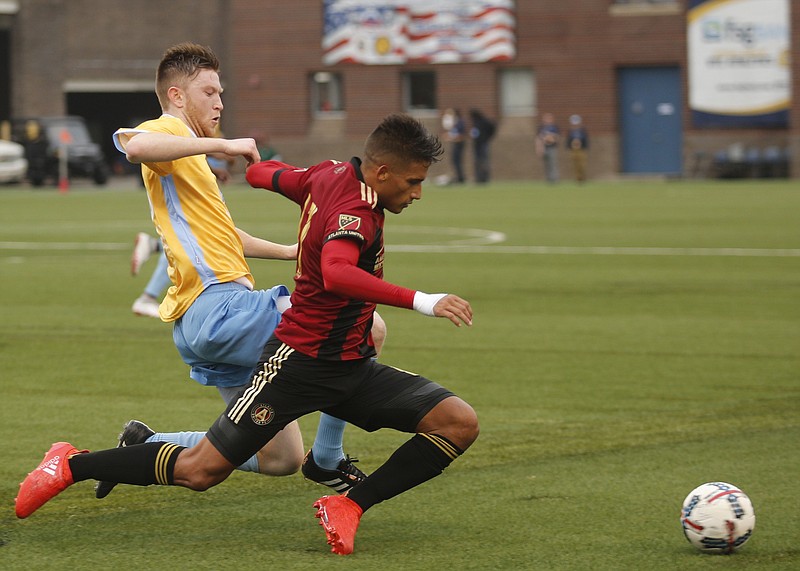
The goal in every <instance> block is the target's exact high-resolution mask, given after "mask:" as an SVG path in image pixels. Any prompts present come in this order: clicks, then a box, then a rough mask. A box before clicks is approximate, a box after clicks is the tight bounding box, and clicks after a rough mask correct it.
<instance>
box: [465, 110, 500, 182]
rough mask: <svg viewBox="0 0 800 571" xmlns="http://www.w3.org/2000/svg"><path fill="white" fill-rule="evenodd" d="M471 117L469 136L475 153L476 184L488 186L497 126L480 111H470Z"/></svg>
mask: <svg viewBox="0 0 800 571" xmlns="http://www.w3.org/2000/svg"><path fill="white" fill-rule="evenodd" d="M469 115H470V119H471V120H472V128H471V129H470V133H469V134H470V137H471V138H472V145H473V150H474V152H475V182H477V183H478V184H486V183H487V182H489V179H490V178H491V171H490V164H491V162H490V159H489V143H490V142H491V140H492V138H493V137H494V132H495V125H494V122H493V121H492V120H491V119H489V118H488V117H487V116H486V115H484V114H483V113H481V111H479V110H478V109H470V111H469Z"/></svg>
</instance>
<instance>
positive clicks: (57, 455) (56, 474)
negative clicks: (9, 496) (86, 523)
mask: <svg viewBox="0 0 800 571" xmlns="http://www.w3.org/2000/svg"><path fill="white" fill-rule="evenodd" d="M85 452H88V450H78V449H77V448H75V447H74V446H73V445H72V444H70V443H69V442H56V443H55V444H53V445H52V446H51V447H50V450H48V451H47V453H46V454H45V455H44V460H42V463H41V464H39V466H38V467H37V468H36V469H35V470H34V471H33V472H31V473H29V474H28V475H27V476H26V477H25V479H24V480H23V481H22V483H21V484H20V485H19V494H18V495H17V497H16V499H15V500H14V508H15V511H16V513H17V517H18V518H26V517H28V516H29V515H31V514H32V513H33V512H35V511H36V510H38V509H39V508H40V507H42V506H43V505H44V504H46V503H47V502H48V501H50V500H51V499H52V498H54V497H56V496H57V495H58V494H60V493H61V492H62V491H64V490H66V489H67V488H68V487H69V486H71V485H72V484H74V480H73V479H72V472H71V471H70V469H69V462H68V460H69V459H70V458H71V457H72V456H75V455H76V454H83V453H85Z"/></svg>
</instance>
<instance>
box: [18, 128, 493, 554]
mask: <svg viewBox="0 0 800 571" xmlns="http://www.w3.org/2000/svg"><path fill="white" fill-rule="evenodd" d="M441 154H442V147H441V144H440V143H439V141H438V139H437V138H436V137H435V136H433V135H431V134H430V133H429V132H428V131H427V130H426V129H425V127H424V126H423V125H422V124H421V123H420V122H419V121H417V120H416V119H413V118H411V117H409V116H407V115H390V116H389V117H387V118H386V119H384V120H383V121H382V122H381V123H380V125H378V127H377V128H376V129H375V130H374V131H373V132H372V133H371V134H370V136H369V137H368V138H367V141H366V144H365V148H364V157H363V160H362V159H358V158H354V159H352V160H351V161H349V162H347V163H337V162H333V161H328V162H325V163H322V164H319V165H316V166H314V167H310V168H307V169H301V168H296V167H292V166H290V165H287V164H284V163H279V162H274V161H266V162H261V163H257V164H255V165H252V166H250V167H249V169H248V172H247V179H248V181H249V182H250V183H251V185H253V186H256V187H264V188H267V189H270V190H273V191H276V192H279V193H281V194H283V195H285V196H286V197H288V198H289V199H291V200H293V201H295V202H297V203H298V205H299V206H300V207H301V210H302V215H301V221H300V227H299V235H298V244H299V246H298V248H299V249H298V256H297V271H296V275H295V283H296V287H295V290H294V292H293V294H292V307H291V309H289V310H287V311H286V312H285V313H284V316H283V319H282V321H281V324H280V325H279V326H278V328H277V329H276V330H275V332H274V333H273V336H272V338H271V339H270V340H269V341H268V342H267V345H266V346H265V348H264V352H263V354H262V357H261V361H260V362H259V364H258V366H257V367H256V369H255V373H254V376H253V379H252V384H251V385H250V387H249V388H247V389H246V390H245V391H244V392H243V393H242V394H241V396H240V397H239V398H238V399H237V400H234V401H232V402H231V403H230V405H229V406H228V409H227V410H226V411H225V412H224V413H223V414H222V415H220V417H219V418H218V419H217V421H216V422H215V423H214V425H213V426H212V427H211V428H210V429H209V430H208V432H207V433H206V437H205V438H203V439H202V440H201V441H200V443H198V444H197V445H195V446H194V447H192V448H183V447H181V446H176V445H174V444H168V443H146V444H136V445H133V446H128V447H124V448H114V449H111V450H103V451H99V452H91V453H87V452H86V451H80V450H78V449H77V448H74V447H73V446H72V445H71V444H67V443H59V444H60V447H59V446H54V448H53V449H51V451H54V452H53V453H52V454H50V455H49V456H47V457H46V462H44V463H43V464H42V466H40V467H39V468H37V471H38V470H47V471H48V473H53V474H55V475H56V477H54V480H55V481H57V484H53V485H48V489H47V490H46V491H41V490H42V488H41V487H37V491H36V495H37V498H35V499H36V502H35V503H34V502H26V503H30V504H31V505H32V506H34V507H32V509H30V510H29V511H30V512H31V513H32V511H33V510H35V509H37V508H38V506H40V505H41V504H43V503H44V502H46V501H48V500H49V499H50V498H52V497H54V496H55V495H56V494H58V493H59V492H60V491H62V490H63V489H64V488H66V487H67V486H69V485H71V484H72V483H74V482H75V481H80V480H85V479H89V478H93V479H102V480H106V481H111V482H120V483H128V484H136V485H149V484H162V485H179V486H184V487H187V488H190V489H193V490H200V491H202V490H205V489H207V488H209V487H211V486H214V485H216V484H218V483H219V482H221V481H223V480H225V479H226V478H227V477H228V476H229V475H230V474H231V472H232V471H233V469H234V467H235V466H237V465H238V464H240V463H241V462H242V461H243V460H245V459H247V458H249V457H250V456H251V455H252V454H253V453H254V452H255V451H257V450H259V449H260V448H261V447H263V446H264V444H265V443H266V442H268V441H269V440H270V439H272V438H273V437H274V436H275V434H277V433H278V432H279V431H280V430H281V429H282V428H283V427H284V426H286V425H287V424H288V423H290V422H292V421H293V420H295V419H297V418H299V417H301V416H303V415H305V414H308V413H310V412H313V411H317V410H320V411H323V412H325V413H328V414H330V415H332V416H334V417H336V418H340V419H343V420H345V421H347V422H349V423H350V424H353V425H355V426H358V427H360V428H362V429H364V430H367V431H370V432H371V431H375V430H378V429H380V428H393V429H395V430H399V431H402V432H408V433H412V434H414V436H412V437H411V438H410V439H409V440H408V441H407V442H405V443H404V444H403V445H401V446H400V447H399V448H398V449H397V450H396V451H395V452H394V453H393V454H392V455H391V456H390V457H389V459H388V460H387V461H386V462H385V463H384V464H383V465H382V466H380V467H379V468H378V469H377V470H375V472H373V473H372V474H371V475H370V476H368V477H367V478H366V479H365V480H363V481H362V482H361V483H359V484H358V485H356V486H355V487H353V488H352V489H350V490H349V491H348V492H347V494H345V495H340V496H323V497H322V498H320V499H318V500H317V501H316V502H315V504H314V507H316V508H317V512H316V517H318V518H319V520H320V524H321V525H322V527H323V529H324V530H325V534H326V536H327V541H328V544H330V545H331V551H333V552H334V553H338V554H341V555H347V554H349V553H352V551H353V548H354V542H355V535H356V531H357V529H358V526H359V523H360V520H361V516H362V514H363V513H364V511H366V510H367V509H370V508H371V507H373V506H374V505H376V504H378V503H380V502H383V501H385V500H388V499H390V498H392V497H394V496H396V495H398V494H400V493H402V492H405V491H407V490H409V489H411V488H413V487H415V486H417V485H419V484H422V483H423V482H426V481H427V480H430V479H431V478H433V477H435V476H437V475H439V474H440V473H441V472H442V471H443V470H444V469H445V468H446V467H447V466H449V465H450V463H451V462H452V461H453V460H455V459H456V458H457V457H458V456H460V455H461V454H462V453H463V452H464V451H465V450H466V449H467V448H468V447H469V446H470V445H471V444H472V443H473V442H474V441H475V439H476V438H477V437H478V432H479V428H478V419H477V415H476V414H475V411H474V410H473V409H472V407H471V406H470V405H469V404H467V403H466V402H465V401H463V400H462V399H461V398H459V397H457V396H456V395H455V394H453V393H452V392H450V391H449V390H447V389H446V388H444V387H442V386H441V385H438V384H437V383H435V382H433V381H431V380H428V379H426V378H425V377H422V376H420V375H417V374H414V373H410V372H407V371H403V370H400V369H397V368H394V367H390V366H387V365H384V364H382V363H378V362H377V361H375V360H374V359H371V358H370V357H371V356H372V355H373V354H374V348H373V347H372V343H371V340H370V336H369V333H368V332H369V328H370V324H371V321H372V315H373V312H374V310H375V305H376V304H387V305H393V306H397V307H404V308H408V309H415V310H417V311H419V312H420V313H422V314H424V315H428V316H433V317H444V318H446V319H449V320H450V321H452V322H453V323H454V324H455V325H456V326H461V325H464V324H465V325H472V308H471V307H470V305H469V303H468V302H467V301H466V300H464V299H462V298H460V297H458V296H456V295H452V294H444V293H440V294H428V293H424V292H421V291H416V290H413V289H408V288H405V287H401V286H399V285H394V284H391V283H388V282H386V281H384V280H383V278H382V276H383V224H384V213H385V212H387V211H388V212H390V213H393V214H399V213H400V212H402V211H403V210H404V209H405V208H407V207H408V206H410V205H411V204H412V203H413V202H414V201H416V200H419V199H420V198H421V197H422V184H423V182H424V181H425V179H426V177H427V174H428V169H429V167H430V165H431V164H432V163H433V162H434V161H437V160H438V159H439V157H440V156H441ZM44 481H45V479H44V478H40V479H37V482H44ZM29 488H30V487H29ZM18 504H19V501H18Z"/></svg>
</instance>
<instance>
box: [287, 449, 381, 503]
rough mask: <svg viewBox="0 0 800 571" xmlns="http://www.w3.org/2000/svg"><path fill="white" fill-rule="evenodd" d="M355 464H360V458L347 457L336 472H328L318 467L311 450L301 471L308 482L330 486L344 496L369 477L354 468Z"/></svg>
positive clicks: (337, 467) (304, 459) (304, 460)
mask: <svg viewBox="0 0 800 571" xmlns="http://www.w3.org/2000/svg"><path fill="white" fill-rule="evenodd" d="M355 462H358V458H351V457H350V456H345V457H344V459H343V460H341V461H340V462H339V465H338V466H336V468H335V469H334V470H326V469H324V468H320V467H319V466H317V463H316V462H314V455H313V454H311V450H309V451H308V454H306V457H305V458H303V466H302V467H301V468H300V471H301V472H302V473H303V477H304V478H306V479H307V480H311V481H312V482H316V483H317V484H322V485H323V486H328V487H329V488H331V489H332V490H334V491H335V492H337V493H339V494H344V493H345V492H349V491H350V490H351V489H352V488H353V487H355V486H356V485H357V484H359V483H360V482H363V481H364V480H365V479H366V477H367V475H366V474H365V473H364V472H362V471H361V470H359V469H358V468H356V467H355V466H353V464H354V463H355Z"/></svg>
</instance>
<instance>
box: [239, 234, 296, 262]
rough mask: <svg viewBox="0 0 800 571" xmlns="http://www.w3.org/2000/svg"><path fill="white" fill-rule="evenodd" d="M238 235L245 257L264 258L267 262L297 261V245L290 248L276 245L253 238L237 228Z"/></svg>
mask: <svg viewBox="0 0 800 571" xmlns="http://www.w3.org/2000/svg"><path fill="white" fill-rule="evenodd" d="M236 233H237V234H238V235H239V238H240V239H241V240H242V248H243V249H244V255H245V256H247V257H248V258H263V259H267V260H296V259H297V244H292V245H290V246H287V245H284V244H276V243H275V242H270V241H269V240H264V239H263V238H256V237H255V236H251V235H250V234H248V233H247V232H245V231H244V230H242V229H241V228H236Z"/></svg>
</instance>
